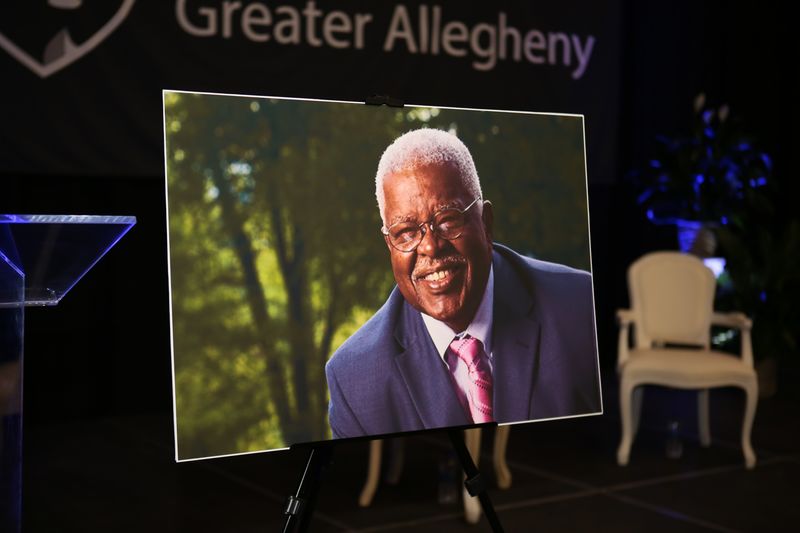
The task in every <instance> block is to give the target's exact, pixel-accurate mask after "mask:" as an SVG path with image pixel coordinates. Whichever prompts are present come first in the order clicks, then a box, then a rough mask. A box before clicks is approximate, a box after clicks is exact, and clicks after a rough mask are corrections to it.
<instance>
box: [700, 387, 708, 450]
mask: <svg viewBox="0 0 800 533" xmlns="http://www.w3.org/2000/svg"><path fill="white" fill-rule="evenodd" d="M708 397H709V390H708V389H702V390H701V391H699V392H698V393H697V425H698V426H699V427H698V430H699V433H700V445H701V446H702V447H704V448H708V447H709V446H711V426H710V424H709V419H708Z"/></svg>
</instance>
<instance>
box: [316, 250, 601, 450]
mask: <svg viewBox="0 0 800 533" xmlns="http://www.w3.org/2000/svg"><path fill="white" fill-rule="evenodd" d="M492 265H493V268H494V276H495V289H494V307H493V312H494V318H493V326H492V328H493V329H492V342H493V347H492V353H493V365H494V416H495V419H496V420H497V421H498V422H500V423H504V422H520V421H526V420H534V419H543V418H553V417H561V416H568V415H578V414H588V413H594V412H599V411H600V382H599V375H598V366H597V363H598V362H597V351H596V342H595V330H594V328H595V324H594V308H593V300H592V280H591V275H590V274H589V273H587V272H584V271H580V270H575V269H572V268H569V267H565V266H562V265H556V264H553V263H546V262H544V261H538V260H535V259H530V258H527V257H523V256H521V255H519V254H517V253H516V252H514V251H512V250H511V249H509V248H506V247H504V246H502V245H500V244H495V245H494V255H493V258H492ZM325 372H326V375H327V378H328V388H329V390H330V394H331V401H330V405H329V410H328V416H329V421H330V425H331V428H332V430H333V436H334V438H344V437H359V436H366V435H385V434H390V433H398V432H404V431H415V430H421V429H430V428H441V427H451V426H462V425H467V424H471V420H470V419H469V417H468V416H467V414H466V413H465V412H464V409H463V408H462V406H461V404H460V403H459V401H458V399H457V397H456V395H455V392H454V391H453V385H452V383H451V379H450V375H449V372H448V370H447V367H446V366H445V365H444V363H443V362H442V360H441V358H440V357H439V355H438V354H437V352H436V348H435V347H434V345H433V341H432V340H431V338H430V335H429V334H428V331H427V329H425V325H424V323H423V322H422V317H421V316H420V313H419V312H418V311H416V310H415V309H413V308H412V307H411V306H410V305H408V303H406V301H405V299H404V298H403V296H402V294H400V292H399V291H398V290H397V288H396V287H395V289H394V290H393V291H392V293H391V295H390V296H389V299H388V300H387V301H386V303H385V304H384V305H383V307H381V308H380V309H379V310H378V312H377V313H375V315H374V316H373V317H372V318H370V319H369V320H368V321H367V322H366V323H365V324H364V325H363V326H362V327H361V328H360V329H359V330H358V331H357V332H356V333H354V334H353V335H352V336H351V337H350V338H349V339H348V340H347V341H346V342H345V343H344V344H342V346H341V347H340V348H339V349H338V350H337V351H336V353H334V354H333V357H331V359H330V360H329V361H328V364H327V365H326V367H325Z"/></svg>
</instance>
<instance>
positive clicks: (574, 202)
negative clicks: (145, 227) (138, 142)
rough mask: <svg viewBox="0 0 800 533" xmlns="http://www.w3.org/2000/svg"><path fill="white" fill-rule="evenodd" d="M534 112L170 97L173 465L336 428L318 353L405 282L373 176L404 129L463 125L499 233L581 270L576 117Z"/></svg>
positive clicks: (316, 436) (583, 237) (325, 352)
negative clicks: (385, 235) (393, 264)
mask: <svg viewBox="0 0 800 533" xmlns="http://www.w3.org/2000/svg"><path fill="white" fill-rule="evenodd" d="M530 118H531V117H530V116H526V115H510V114H502V115H500V114H492V113H476V112H466V111H453V110H437V109H433V110H426V109H413V108H412V109H403V110H399V109H389V108H375V107H369V106H356V105H349V104H333V103H316V104H311V103H309V102H302V101H288V100H270V99H264V98H245V97H233V96H216V95H191V94H183V93H167V94H165V128H166V134H167V146H166V149H167V176H168V194H169V210H170V212H169V225H170V270H171V283H172V306H173V331H174V335H173V338H174V343H175V344H174V358H175V361H174V366H175V381H176V383H175V386H176V410H177V415H178V422H177V432H178V445H179V452H180V457H181V458H192V457H204V456H211V455H221V454H227V453H237V452H244V451H254V450H261V449H266V448H275V447H283V446H287V445H289V444H292V443H295V442H308V441H315V440H322V439H326V438H329V437H330V430H329V428H328V425H327V417H326V415H327V402H328V394H327V387H326V382H325V375H324V365H325V362H326V361H327V359H328V358H329V356H330V354H331V353H332V352H333V351H334V350H335V349H336V348H337V347H338V346H339V345H340V344H341V343H342V342H344V340H345V339H347V337H348V336H349V335H350V334H352V333H353V332H354V331H355V330H356V329H358V327H360V326H361V325H362V324H363V323H364V322H365V321H366V320H367V319H368V318H369V317H370V316H371V315H372V313H374V312H375V310H377V309H378V307H380V305H381V304H382V303H383V302H384V300H385V299H386V296H387V295H388V293H389V291H390V290H391V288H392V286H393V284H394V280H393V278H392V274H391V269H390V268H389V263H388V253H387V250H386V245H385V244H384V242H383V240H382V239H381V238H380V233H379V231H378V230H379V228H380V226H381V221H380V216H379V213H378V211H377V208H376V203H375V198H374V182H373V179H374V174H375V169H376V167H377V162H378V159H379V158H380V155H381V153H382V152H383V150H384V149H385V147H386V146H388V145H389V144H390V143H391V142H392V140H393V139H395V138H396V137H397V136H398V135H400V134H402V133H404V132H405V131H408V130H410V129H414V128H417V127H420V126H422V125H425V124H429V125H431V126H433V127H440V128H444V129H453V130H457V132H458V134H459V136H460V137H462V139H463V140H464V141H465V143H466V144H467V145H468V146H469V147H470V148H471V150H472V151H473V155H474V157H475V160H476V164H477V166H478V171H479V173H480V174H481V176H482V180H483V186H484V193H485V196H486V197H487V198H491V199H492V200H493V202H494V204H495V210H496V213H497V226H498V231H497V235H498V236H499V237H500V240H503V241H504V242H506V243H509V244H511V245H513V246H517V247H518V248H520V249H522V250H526V251H528V252H532V251H536V253H537V256H539V257H542V258H545V259H551V260H557V261H561V262H566V263H568V264H572V265H574V266H577V267H582V268H588V234H587V228H586V198H585V183H584V177H583V168H584V164H583V158H582V148H583V147H582V140H583V139H582V135H581V131H580V122H579V121H578V120H576V119H574V118H573V119H568V118H564V117H546V116H542V117H536V118H537V119H538V120H534V121H531V120H530ZM576 143H577V144H576ZM532 148H533V149H532ZM576 156H579V157H576ZM554 159H557V160H560V162H558V161H556V162H554V161H553V160H554ZM554 227H558V231H550V230H549V229H548V228H554Z"/></svg>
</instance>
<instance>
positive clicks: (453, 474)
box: [438, 450, 461, 505]
mask: <svg viewBox="0 0 800 533" xmlns="http://www.w3.org/2000/svg"><path fill="white" fill-rule="evenodd" d="M460 480H461V468H460V465H459V464H458V461H457V460H456V454H455V452H454V451H452V450H451V451H449V452H447V453H445V454H443V455H442V457H441V458H440V459H439V498H438V500H439V504H440V505H452V504H454V503H456V502H458V491H459V487H460V484H459V481H460Z"/></svg>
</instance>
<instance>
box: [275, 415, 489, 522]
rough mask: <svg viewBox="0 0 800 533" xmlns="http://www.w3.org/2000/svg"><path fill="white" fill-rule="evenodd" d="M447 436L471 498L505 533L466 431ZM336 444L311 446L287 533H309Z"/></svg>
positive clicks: (289, 509) (290, 505)
mask: <svg viewBox="0 0 800 533" xmlns="http://www.w3.org/2000/svg"><path fill="white" fill-rule="evenodd" d="M447 434H448V436H449V437H450V442H451V443H452V444H453V448H454V449H455V451H456V453H457V454H458V458H459V460H460V461H461V466H462V468H463V469H464V473H465V474H466V476H467V479H466V481H464V486H465V487H466V488H467V492H468V493H469V495H470V496H477V497H478V499H479V500H480V502H481V508H482V509H483V514H484V515H486V519H487V520H488V521H489V525H490V526H491V528H492V531H494V532H495V533H503V526H502V525H501V524H500V519H499V518H498V517H497V513H496V512H495V510H494V506H493V505H492V500H491V499H490V498H489V493H488V492H486V482H485V481H484V479H483V476H482V475H481V473H480V471H479V470H478V467H476V466H475V462H474V461H473V460H472V456H471V455H470V454H469V450H467V445H466V444H465V443H464V433H463V430H461V429H450V430H448V431H447ZM334 445H335V443H333V442H327V443H321V444H314V445H312V446H311V451H310V452H309V454H308V461H307V462H306V467H305V470H303V475H302V476H301V477H300V482H299V483H298V485H297V490H296V491H295V493H294V495H292V496H289V498H288V499H287V501H286V507H285V508H284V511H283V514H284V515H286V521H285V522H284V526H283V533H305V532H306V531H308V526H309V523H310V522H311V515H312V514H313V513H314V504H315V502H316V499H317V493H318V492H319V484H320V479H321V477H322V470H323V468H325V466H327V465H328V463H329V462H330V459H331V456H332V455H333V447H334Z"/></svg>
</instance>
